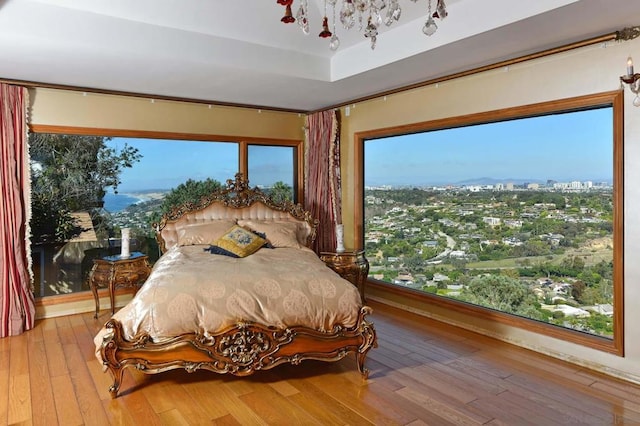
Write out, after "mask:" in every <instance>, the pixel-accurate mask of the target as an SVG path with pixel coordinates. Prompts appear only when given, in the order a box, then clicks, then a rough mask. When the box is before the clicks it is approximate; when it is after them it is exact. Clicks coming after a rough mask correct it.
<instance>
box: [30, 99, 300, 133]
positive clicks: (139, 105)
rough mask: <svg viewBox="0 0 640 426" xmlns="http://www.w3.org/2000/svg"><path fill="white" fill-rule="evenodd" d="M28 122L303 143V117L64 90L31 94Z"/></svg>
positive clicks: (248, 109)
mask: <svg viewBox="0 0 640 426" xmlns="http://www.w3.org/2000/svg"><path fill="white" fill-rule="evenodd" d="M30 100H31V110H30V116H29V123H30V124H36V125H53V126H74V127H93V128H104V129H124V130H142V131H155V132H175V133H199V134H208V135H221V136H242V137H247V138H275V139H294V140H301V139H302V138H303V137H304V134H303V132H302V126H303V124H304V117H302V116H300V115H299V114H293V113H286V112H276V111H267V110H264V111H262V110H257V109H250V108H235V107H224V106H215V105H213V106H211V107H209V106H208V105H206V104H196V103H187V102H176V101H163V100H151V99H145V98H136V97H125V96H116V95H103V94H93V93H83V92H74V91H64V90H55V89H35V90H32V91H30Z"/></svg>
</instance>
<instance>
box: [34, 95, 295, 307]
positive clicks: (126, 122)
mask: <svg viewBox="0 0 640 426" xmlns="http://www.w3.org/2000/svg"><path fill="white" fill-rule="evenodd" d="M29 95H30V101H31V108H30V111H29V123H30V124H31V125H50V126H70V127H86V128H100V129H115V130H128V131H130V130H134V131H153V132H170V133H187V134H205V135H217V136H238V137H243V138H267V139H281V140H282V139H291V140H301V139H303V138H304V133H303V131H302V126H303V125H304V117H303V116H300V115H299V114H294V113H285V112H275V111H266V110H265V111H260V110H256V109H250V108H235V107H223V106H212V107H209V106H208V105H206V104H196V103H187V102H176V101H164V100H153V101H152V100H150V99H145V98H136V97H125V96H116V95H105V94H95V93H83V92H74V91H65V90H57V89H40V88H39V89H33V90H31V91H30V93H29ZM232 177H233V176H229V178H232ZM103 296H104V297H102V300H101V307H102V308H103V309H105V307H107V306H109V302H108V298H107V297H106V293H104V295H103ZM130 298H131V294H130V293H124V294H121V295H119V296H118V299H117V300H116V306H123V305H124V304H125V303H126V302H128V301H129V300H130ZM94 309H95V305H94V301H93V297H92V295H91V293H90V292H87V293H86V294H85V293H82V294H77V295H65V296H58V297H55V298H49V299H46V300H39V301H38V302H37V303H36V316H37V317H38V318H43V317H52V316H60V315H69V314H73V313H80V312H92V311H93V310H94ZM104 312H105V311H102V313H103V314H104ZM101 318H102V316H101Z"/></svg>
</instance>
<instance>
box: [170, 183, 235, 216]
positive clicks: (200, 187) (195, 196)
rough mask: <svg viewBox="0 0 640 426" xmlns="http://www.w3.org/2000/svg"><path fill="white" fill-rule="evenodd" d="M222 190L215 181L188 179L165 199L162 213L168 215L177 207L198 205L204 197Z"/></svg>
mask: <svg viewBox="0 0 640 426" xmlns="http://www.w3.org/2000/svg"><path fill="white" fill-rule="evenodd" d="M220 188H222V184H221V183H220V182H218V181H217V180H215V179H211V178H207V179H205V180H193V179H188V180H187V181H186V182H184V183H181V184H180V185H178V186H177V187H175V188H173V189H172V190H171V191H170V192H169V193H168V194H167V195H166V196H165V197H164V200H163V202H162V205H161V206H160V210H161V213H162V214H164V213H168V212H170V211H171V209H173V208H175V207H179V206H182V205H183V204H187V203H198V202H200V201H201V200H202V199H203V198H204V197H206V196H208V195H211V193H213V192H215V191H218V190H219V189H220Z"/></svg>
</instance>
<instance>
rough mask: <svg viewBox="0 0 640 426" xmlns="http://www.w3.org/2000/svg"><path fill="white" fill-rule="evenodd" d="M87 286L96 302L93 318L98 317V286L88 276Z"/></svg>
mask: <svg viewBox="0 0 640 426" xmlns="http://www.w3.org/2000/svg"><path fill="white" fill-rule="evenodd" d="M89 287H90V288H91V293H93V300H95V302H96V313H95V315H94V316H93V318H94V319H98V312H100V298H99V297H98V286H97V285H96V283H95V282H94V281H93V280H92V279H91V278H89Z"/></svg>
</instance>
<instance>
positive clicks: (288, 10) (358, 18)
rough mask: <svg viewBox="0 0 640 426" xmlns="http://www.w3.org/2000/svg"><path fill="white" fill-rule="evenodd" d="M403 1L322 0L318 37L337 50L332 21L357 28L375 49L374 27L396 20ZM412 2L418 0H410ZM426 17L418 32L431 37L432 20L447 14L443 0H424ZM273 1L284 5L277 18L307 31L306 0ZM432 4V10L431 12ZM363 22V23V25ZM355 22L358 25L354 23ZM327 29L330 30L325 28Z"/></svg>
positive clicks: (346, 28)
mask: <svg viewBox="0 0 640 426" xmlns="http://www.w3.org/2000/svg"><path fill="white" fill-rule="evenodd" d="M296 1H297V3H298V8H297V12H296V15H295V17H294V16H293V14H292V7H293V5H294V3H295V2H296ZM402 1H403V0H324V16H323V17H322V31H321V32H320V33H319V34H318V36H319V37H321V38H326V39H328V40H329V48H330V49H331V50H337V49H338V47H339V46H340V39H339V38H338V35H337V33H336V24H339V25H340V27H341V28H344V29H345V30H350V29H352V28H356V27H357V28H358V31H361V32H362V33H363V35H364V37H365V38H368V39H369V41H370V42H371V49H375V47H376V42H377V38H378V28H379V27H380V26H381V25H382V24H384V25H386V26H391V25H393V23H394V22H397V21H399V20H400V16H401V15H402V7H401V6H400V3H401V2H402ZM410 1H412V2H414V3H416V2H418V1H421V0H410ZM426 1H427V19H426V22H425V24H424V26H423V27H422V32H423V33H424V34H425V35H427V36H432V35H433V34H434V33H435V32H436V31H437V30H438V25H437V24H436V19H439V20H443V19H445V18H446V17H447V16H448V12H447V6H446V5H445V2H444V0H426ZM276 3H277V4H279V5H281V6H284V7H285V14H284V16H283V17H282V19H280V21H281V22H283V23H285V24H290V23H293V22H297V24H298V26H299V27H300V28H301V30H302V32H303V33H304V34H309V15H308V13H309V7H308V0H276ZM432 3H434V4H435V9H433V13H432ZM329 8H331V11H332V12H333V13H332V20H331V23H330V22H329V18H328V15H329V14H328V13H327V12H328V9H329ZM365 23H366V24H365ZM356 24H358V25H356ZM329 28H331V30H330V29H329Z"/></svg>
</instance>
